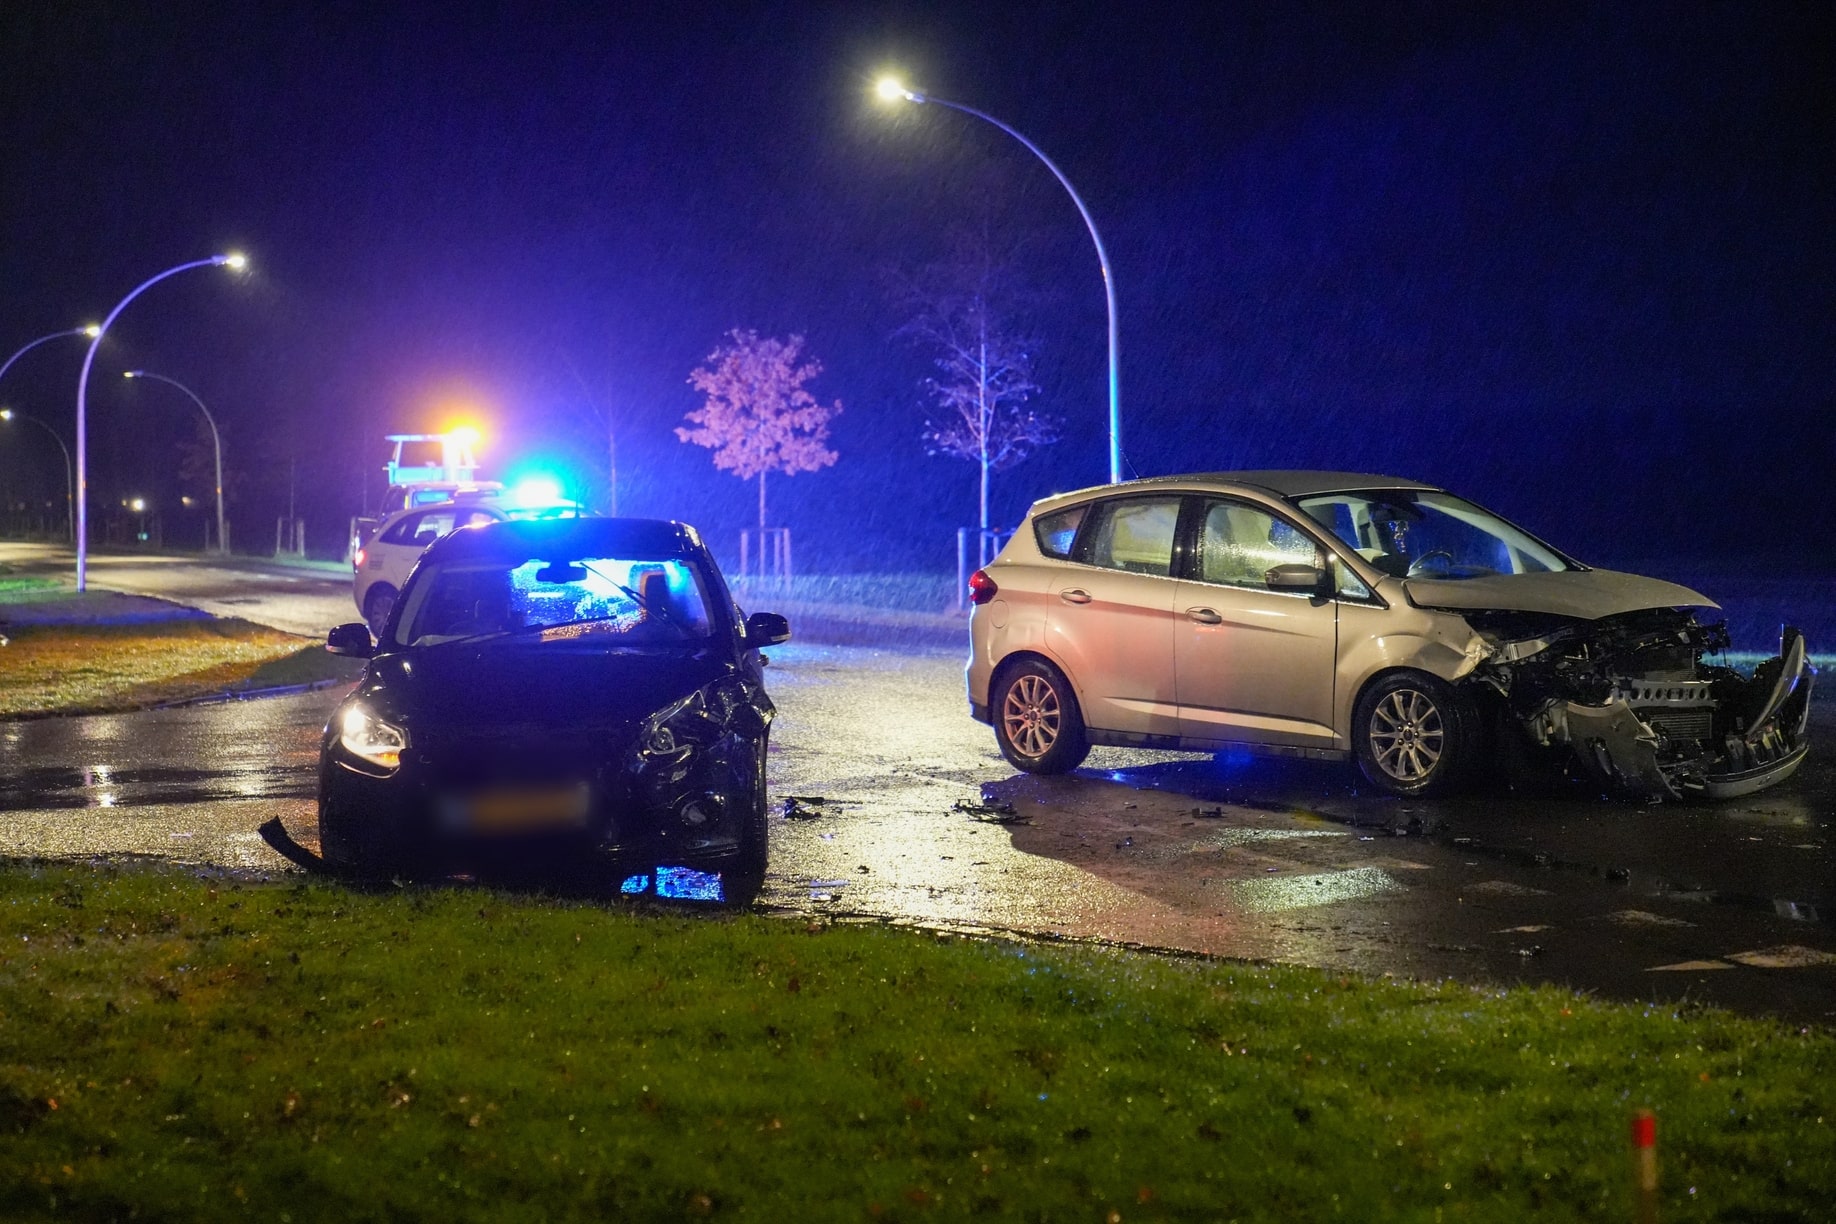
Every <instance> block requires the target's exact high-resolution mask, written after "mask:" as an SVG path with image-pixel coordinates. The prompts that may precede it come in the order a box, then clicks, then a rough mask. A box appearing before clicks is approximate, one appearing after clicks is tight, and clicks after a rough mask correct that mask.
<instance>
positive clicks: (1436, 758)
mask: <svg viewBox="0 0 1836 1224" xmlns="http://www.w3.org/2000/svg"><path fill="white" fill-rule="evenodd" d="M1477 723H1478V719H1477V715H1476V712H1475V711H1474V710H1473V708H1472V703H1471V702H1470V701H1468V700H1467V699H1466V698H1464V697H1462V696H1461V695H1460V694H1459V693H1458V692H1456V691H1455V689H1454V687H1453V686H1452V685H1450V684H1448V683H1447V682H1446V681H1444V680H1441V679H1438V678H1437V677H1434V676H1431V675H1429V674H1427V673H1426V672H1416V671H1407V672H1394V673H1392V674H1390V675H1388V676H1385V677H1383V678H1382V679H1380V680H1378V681H1376V682H1375V683H1374V684H1372V685H1370V686H1369V687H1368V688H1366V689H1365V690H1364V692H1363V693H1362V694H1361V695H1360V696H1359V698H1358V705H1357V708H1356V709H1355V710H1354V711H1353V712H1352V749H1353V751H1354V752H1355V753H1356V754H1357V757H1358V768H1359V769H1360V770H1362V771H1363V773H1364V776H1365V777H1366V778H1368V779H1369V780H1370V781H1371V782H1373V783H1374V784H1376V785H1377V786H1381V787H1382V788H1383V789H1384V790H1387V791H1389V792H1390V793H1391V794H1393V795H1403V796H1407V797H1416V796H1426V795H1442V794H1446V793H1447V792H1448V791H1450V790H1453V789H1454V788H1456V787H1457V786H1459V785H1460V783H1461V782H1462V781H1464V780H1465V776H1466V773H1467V770H1468V768H1469V767H1470V765H1471V763H1472V758H1473V756H1474V748H1475V745H1476V742H1477V741H1476V731H1477Z"/></svg>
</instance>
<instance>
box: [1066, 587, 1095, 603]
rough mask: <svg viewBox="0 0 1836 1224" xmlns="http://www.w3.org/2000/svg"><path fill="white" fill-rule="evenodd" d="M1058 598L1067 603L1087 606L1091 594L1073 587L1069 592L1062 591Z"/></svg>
mask: <svg viewBox="0 0 1836 1224" xmlns="http://www.w3.org/2000/svg"><path fill="white" fill-rule="evenodd" d="M1058 597H1059V598H1060V599H1062V600H1064V601H1065V602H1066V603H1074V604H1087V603H1089V602H1090V592H1089V591H1080V590H1078V589H1077V588H1076V587H1072V588H1071V589H1070V590H1068V591H1060V592H1059V593H1058Z"/></svg>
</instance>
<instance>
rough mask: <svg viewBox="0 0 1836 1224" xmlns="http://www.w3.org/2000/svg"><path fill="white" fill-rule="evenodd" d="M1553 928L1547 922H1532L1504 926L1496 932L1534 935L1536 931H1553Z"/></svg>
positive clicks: (1500, 933)
mask: <svg viewBox="0 0 1836 1224" xmlns="http://www.w3.org/2000/svg"><path fill="white" fill-rule="evenodd" d="M1553 930H1555V928H1554V927H1553V926H1550V925H1549V924H1548V923H1547V922H1532V923H1530V924H1529V925H1528V926H1514V927H1505V928H1503V929H1502V930H1499V931H1497V932H1496V934H1499V935H1534V934H1536V933H1537V932H1538V931H1553Z"/></svg>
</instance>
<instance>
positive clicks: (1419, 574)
mask: <svg viewBox="0 0 1836 1224" xmlns="http://www.w3.org/2000/svg"><path fill="white" fill-rule="evenodd" d="M1436 557H1439V558H1440V559H1441V560H1443V561H1445V562H1446V563H1447V564H1448V565H1452V564H1453V554H1452V553H1450V552H1448V551H1447V550H1446V549H1445V548H1437V549H1435V550H1434V551H1433V552H1425V553H1423V554H1422V555H1421V556H1419V557H1417V558H1416V559H1415V560H1413V561H1411V562H1409V572H1408V573H1406V574H1404V575H1403V577H1405V578H1424V577H1428V576H1429V566H1428V563H1429V562H1430V561H1432V560H1434V559H1435V558H1436Z"/></svg>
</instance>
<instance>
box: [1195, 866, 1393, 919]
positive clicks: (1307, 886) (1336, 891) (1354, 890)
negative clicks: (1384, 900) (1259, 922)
mask: <svg viewBox="0 0 1836 1224" xmlns="http://www.w3.org/2000/svg"><path fill="white" fill-rule="evenodd" d="M1225 887H1226V888H1227V889H1228V890H1229V891H1230V894H1231V896H1232V897H1233V898H1234V899H1235V900H1236V902H1237V904H1238V905H1240V906H1242V907H1243V908H1244V909H1245V910H1248V911H1250V912H1251V913H1258V914H1266V913H1274V912H1277V911H1280V910H1292V909H1305V908H1307V907H1308V906H1313V905H1336V904H1338V903H1340V902H1342V901H1357V900H1361V899H1363V898H1365V897H1375V896H1380V895H1381V894H1383V893H1391V892H1401V891H1402V890H1403V886H1402V885H1401V884H1399V883H1397V882H1396V880H1395V878H1394V877H1392V876H1391V875H1390V873H1389V872H1387V871H1385V870H1383V869H1382V868H1381V867H1353V868H1351V869H1350V870H1347V871H1325V872H1320V873H1319V874H1317V875H1304V876H1283V877H1281V878H1279V879H1266V880H1230V881H1228V882H1227V883H1226V884H1225Z"/></svg>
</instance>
